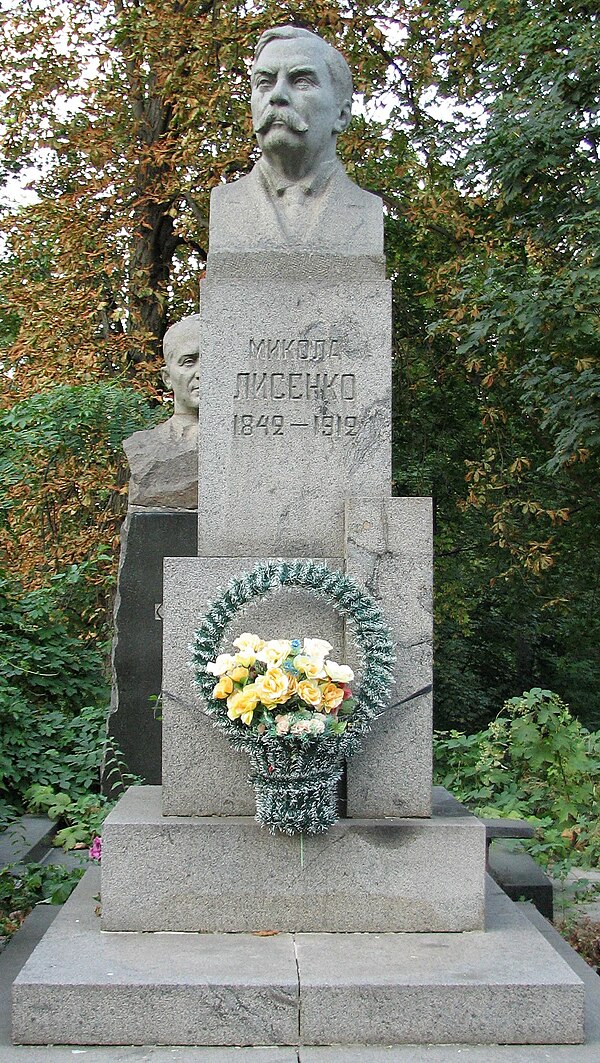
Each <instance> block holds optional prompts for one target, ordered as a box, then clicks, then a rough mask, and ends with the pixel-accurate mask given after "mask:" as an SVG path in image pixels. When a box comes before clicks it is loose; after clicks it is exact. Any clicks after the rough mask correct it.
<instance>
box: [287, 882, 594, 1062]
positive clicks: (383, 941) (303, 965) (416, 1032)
mask: <svg viewBox="0 0 600 1063" xmlns="http://www.w3.org/2000/svg"><path fill="white" fill-rule="evenodd" d="M296 949H297V955H298V966H299V970H300V985H301V990H300V992H301V1005H302V1006H301V1025H300V1039H301V1042H302V1043H303V1044H306V1045H308V1044H315V1045H320V1044H327V1043H329V1044H335V1043H342V1044H352V1043H353V1042H357V1041H358V1040H359V1038H360V1039H362V1042H363V1043H366V1044H371V1045H390V1044H402V1043H409V1044H410V1043H416V1044H427V1043H430V1044H440V1043H449V1044H452V1043H456V1040H457V1036H458V1035H459V1031H460V1037H461V1039H462V1041H464V1042H466V1043H472V1044H473V1043H474V1044H496V1043H498V1042H503V1043H506V1044H555V1043H556V1044H559V1043H565V1042H567V1043H573V1044H578V1043H580V1042H581V1041H583V1037H584V1034H583V986H582V984H581V982H580V980H579V978H578V977H577V976H576V975H575V974H574V973H573V972H572V971H571V969H570V968H569V967H567V965H566V964H565V963H564V960H562V959H561V958H560V957H559V956H558V955H557V953H555V952H554V950H553V949H552V948H551V946H550V945H549V944H548V942H547V941H546V940H545V938H543V937H542V935H541V934H540V933H539V932H538V931H537V930H536V929H535V927H534V926H532V924H531V923H530V922H529V921H528V920H527V919H526V918H525V916H524V915H522V914H521V913H520V912H518V911H517V910H516V909H515V907H514V906H513V905H511V902H510V901H508V899H507V898H506V897H505V895H504V894H503V893H502V892H501V891H498V892H492V893H491V895H490V899H489V905H488V928H487V932H486V933H474V934H453V935H449V934H436V935H431V934H379V935H377V939H376V943H375V941H367V940H365V937H364V935H356V934H303V935H298V937H297V938H296Z"/></svg>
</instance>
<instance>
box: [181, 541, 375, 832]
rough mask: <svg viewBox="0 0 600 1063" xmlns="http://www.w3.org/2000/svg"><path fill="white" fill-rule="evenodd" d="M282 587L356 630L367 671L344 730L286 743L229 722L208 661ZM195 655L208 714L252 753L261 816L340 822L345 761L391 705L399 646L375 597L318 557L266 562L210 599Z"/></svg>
mask: <svg viewBox="0 0 600 1063" xmlns="http://www.w3.org/2000/svg"><path fill="white" fill-rule="evenodd" d="M280 587H299V588H305V589H308V590H311V591H313V592H314V593H315V594H316V595H317V596H318V597H320V598H323V599H325V600H326V601H327V602H329V603H330V604H331V605H332V606H333V608H334V609H335V610H336V611H337V612H338V613H340V614H341V615H342V616H343V617H345V618H346V619H347V620H348V622H349V623H350V625H351V626H352V628H353V634H354V639H355V641H356V644H357V646H358V649H359V652H360V654H361V658H362V666H363V676H362V680H361V683H360V687H359V689H358V691H357V692H356V693H355V695H354V696H355V698H356V705H355V707H354V711H353V715H352V724H351V726H348V728H347V729H346V731H345V732H344V733H343V734H341V735H328V736H327V737H326V738H324V737H323V736H315V737H310V738H306V737H303V738H302V739H298V740H297V741H296V742H290V741H289V739H288V741H287V742H286V743H282V742H281V741H280V740H279V739H277V738H276V737H274V736H268V735H257V734H255V733H253V732H252V731H250V729H249V728H248V727H246V726H245V725H244V724H243V723H242V722H241V721H240V720H239V719H237V720H230V719H229V717H228V716H227V705H226V703H225V702H224V701H222V700H217V699H216V698H213V696H212V694H213V690H214V685H215V677H214V675H212V674H211V673H209V672H208V671H207V668H206V666H207V664H208V663H209V662H210V661H211V660H214V658H215V657H216V656H217V654H218V651H219V648H220V646H221V643H222V641H223V637H224V635H225V632H226V631H227V629H228V628H229V626H230V624H231V622H232V621H233V619H234V618H235V617H236V616H237V614H238V613H239V612H240V611H241V610H242V609H243V608H244V606H246V605H248V604H249V603H250V602H252V601H256V600H261V599H264V598H267V597H268V596H269V594H270V593H271V592H272V591H273V590H277V589H279V588H280ZM193 657H194V664H195V674H196V687H197V689H198V692H199V693H200V696H201V698H202V701H203V703H204V711H205V713H206V714H207V715H208V716H210V717H211V718H212V720H213V722H214V724H215V726H216V727H218V728H219V729H220V730H222V731H223V732H224V734H225V735H226V737H227V738H228V740H229V741H230V742H231V744H232V745H233V746H234V747H235V748H236V749H243V750H245V751H246V752H247V753H248V754H249V756H250V759H251V762H252V768H253V771H252V775H251V778H252V782H253V783H254V787H255V791H256V798H257V802H256V814H257V819H258V821H259V822H260V823H262V824H265V825H266V826H268V827H269V829H270V830H272V831H275V830H280V831H283V832H284V833H287V834H294V833H298V832H304V833H309V834H316V833H320V832H322V831H324V830H327V829H328V827H330V826H331V825H332V823H334V822H335V821H336V819H337V793H336V789H337V782H338V780H339V779H340V777H341V775H342V772H343V769H344V763H345V760H347V759H348V757H350V756H352V755H353V754H354V753H356V752H357V751H358V750H359V749H360V745H361V736H363V735H364V734H365V733H366V732H367V731H368V730H369V727H370V725H371V722H372V721H373V720H374V719H375V718H376V717H377V716H380V715H381V713H382V712H383V711H384V710H385V709H386V707H387V705H388V702H389V698H390V693H391V686H392V683H393V682H394V679H393V674H392V665H393V663H394V660H395V655H394V646H393V642H392V638H391V635H390V632H389V630H388V627H387V625H386V623H385V621H384V619H383V617H382V615H381V613H380V611H379V609H378V607H377V605H376V603H375V602H374V600H373V598H372V597H371V596H370V595H369V594H367V593H366V592H365V591H363V590H362V589H361V588H360V587H359V586H358V585H357V584H356V583H355V582H354V581H353V580H351V579H350V578H349V577H348V576H346V575H345V574H344V573H343V572H332V571H331V569H330V568H328V566H327V565H326V564H324V563H323V562H320V561H310V560H307V561H304V560H298V561H261V562H260V563H259V564H258V565H257V566H256V568H254V569H253V570H252V572H244V573H242V575H240V576H237V577H235V578H233V579H232V580H231V581H230V582H229V584H228V585H227V587H226V588H225V590H224V591H222V593H221V594H220V595H219V597H218V598H216V599H215V600H214V601H213V602H212V604H211V605H210V607H209V609H208V610H207V612H206V613H205V615H204V616H203V617H202V618H201V620H200V626H199V628H198V630H197V631H196V633H195V636H194V648H193Z"/></svg>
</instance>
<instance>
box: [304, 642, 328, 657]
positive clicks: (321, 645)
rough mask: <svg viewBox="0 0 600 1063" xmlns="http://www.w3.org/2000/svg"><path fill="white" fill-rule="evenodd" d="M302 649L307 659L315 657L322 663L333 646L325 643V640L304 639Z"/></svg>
mask: <svg viewBox="0 0 600 1063" xmlns="http://www.w3.org/2000/svg"><path fill="white" fill-rule="evenodd" d="M302 649H303V650H304V653H305V654H306V655H307V657H316V658H317V659H319V660H321V661H323V660H324V659H325V657H326V656H327V654H328V653H330V652H331V650H332V649H333V646H332V645H331V643H330V642H326V641H325V639H304V646H303V647H302Z"/></svg>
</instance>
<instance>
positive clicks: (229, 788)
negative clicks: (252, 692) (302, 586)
mask: <svg viewBox="0 0 600 1063" xmlns="http://www.w3.org/2000/svg"><path fill="white" fill-rule="evenodd" d="M257 560H258V559H257V558H253V557H248V558H244V557H241V558H239V557H233V558H227V557H225V558H223V557H200V558H198V557H189V558H169V559H167V560H166V561H165V593H164V605H163V629H164V669H163V694H162V714H163V791H162V792H163V811H164V813H165V815H169V816H172V815H173V816H174V815H178V816H223V815H225V816H235V815H237V816H253V815H254V812H255V810H256V805H255V799H254V790H253V789H252V786H251V785H250V782H249V781H248V772H249V761H248V758H247V756H246V754H245V753H240V752H237V751H236V750H234V749H232V748H231V746H230V744H229V742H228V741H227V739H226V738H225V737H224V736H223V735H222V734H220V733H219V731H217V730H216V729H215V727H214V725H213V724H212V722H211V721H210V720H209V719H208V717H207V716H205V715H204V713H203V712H202V708H201V705H200V701H199V699H198V697H197V696H196V694H195V692H194V689H193V685H192V684H193V677H194V676H193V668H192V664H191V645H192V642H193V636H194V631H195V630H196V627H197V623H198V618H199V617H200V615H201V614H202V612H203V611H204V610H205V609H206V606H207V604H208V602H209V601H211V600H212V599H213V597H214V596H215V595H216V594H217V592H218V591H219V589H220V588H222V587H223V586H225V585H226V583H227V582H228V581H229V580H230V579H231V578H232V577H233V576H237V575H239V574H240V573H241V572H243V571H244V570H246V571H248V570H249V569H252V568H254V565H255V564H256V561H257ZM328 560H329V563H330V564H331V567H333V568H338V567H339V566H340V564H341V559H336V558H329V559H328ZM253 630H254V631H256V632H258V633H260V634H261V635H263V636H264V637H265V638H282V637H284V636H285V637H289V636H290V634H291V637H292V638H293V637H294V633H295V632H296V631H298V632H300V633H301V634H302V635H304V634H305V633H306V632H307V631H312V632H318V634H319V636H321V637H322V638H327V639H329V641H330V642H331V643H332V645H334V646H338V647H339V648H340V651H341V647H342V643H343V636H342V623H341V620H340V618H339V617H338V615H337V614H336V613H334V611H333V610H332V609H331V608H329V607H328V606H327V605H326V603H320V602H318V601H317V600H316V599H315V598H314V597H309V596H308V595H307V594H301V593H299V592H294V591H282V592H281V593H280V594H277V595H273V597H271V598H270V599H268V601H266V602H261V603H258V604H256V605H254V606H252V607H249V608H247V609H246V610H244V612H243V613H242V614H240V616H239V622H238V623H237V624H236V628H235V633H232V637H233V638H235V635H236V634H240V632H242V631H253Z"/></svg>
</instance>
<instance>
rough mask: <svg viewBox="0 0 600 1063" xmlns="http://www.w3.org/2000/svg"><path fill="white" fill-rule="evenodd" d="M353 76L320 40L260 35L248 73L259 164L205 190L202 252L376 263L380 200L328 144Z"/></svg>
mask: <svg viewBox="0 0 600 1063" xmlns="http://www.w3.org/2000/svg"><path fill="white" fill-rule="evenodd" d="M351 105H352V75H351V73H350V69H349V67H348V64H347V63H346V60H345V59H344V57H343V56H342V55H341V53H340V52H338V51H336V49H335V48H332V46H331V45H330V44H328V43H327V42H326V41H324V40H323V38H322V37H319V36H317V34H315V33H311V32H310V31H309V30H305V29H301V28H299V27H297V26H280V27H275V28H274V29H269V30H266V31H265V33H263V35H262V37H261V38H260V39H259V41H258V44H257V46H256V51H255V55H254V64H253V67H252V119H253V123H254V131H255V133H256V137H257V140H258V143H259V146H260V148H261V149H262V157H261V158H260V159H259V161H258V162H257V163H256V165H255V167H254V169H253V170H252V172H251V173H250V174H249V175H248V176H247V177H242V178H240V179H239V180H238V181H235V182H233V183H232V184H229V185H218V186H217V187H216V188H215V189H213V192H212V195H211V204H210V250H211V252H212V253H215V252H217V253H218V252H222V251H228V252H248V251H290V250H295V251H313V252H320V253H325V254H330V255H331V254H340V255H381V254H382V253H383V216H382V205H381V200H380V199H379V197H378V196H374V195H371V193H370V192H365V191H364V190H363V189H361V188H359V187H358V186H357V185H355V184H354V182H353V181H351V180H350V178H349V177H348V176H347V174H346V172H345V170H344V168H343V166H342V164H341V162H340V161H339V159H338V157H337V155H336V141H337V137H338V134H340V133H342V132H343V131H344V130H345V129H346V127H347V126H348V123H349V121H350V113H351Z"/></svg>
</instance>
